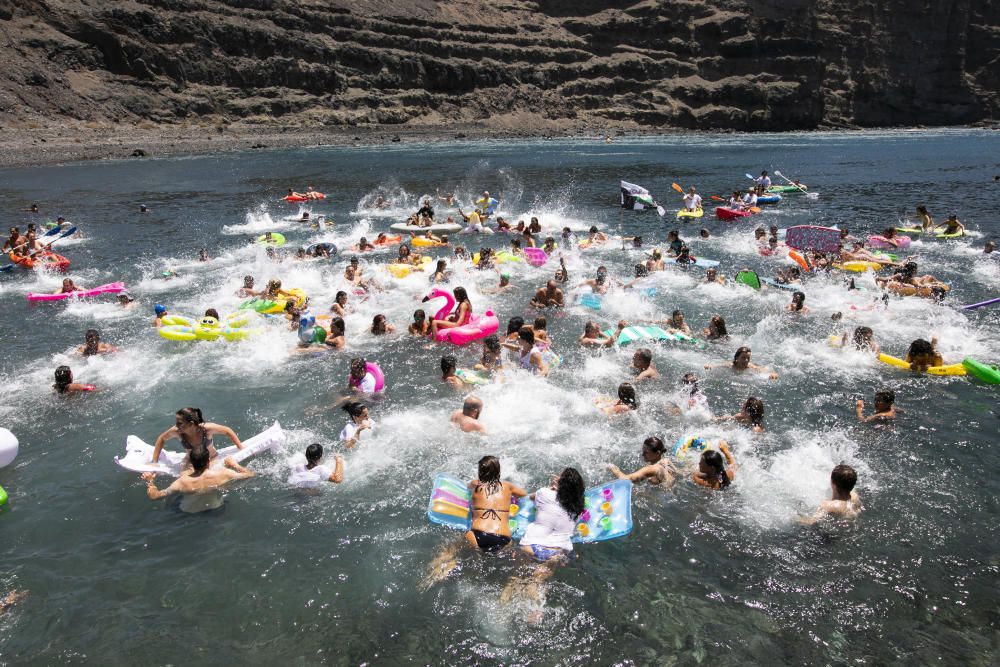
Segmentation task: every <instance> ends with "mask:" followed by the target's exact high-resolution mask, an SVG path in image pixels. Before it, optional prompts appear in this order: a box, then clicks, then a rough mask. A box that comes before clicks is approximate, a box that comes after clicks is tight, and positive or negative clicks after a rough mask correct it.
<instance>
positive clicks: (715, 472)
mask: <svg viewBox="0 0 1000 667" xmlns="http://www.w3.org/2000/svg"><path fill="white" fill-rule="evenodd" d="M701 462H702V463H704V464H705V467H707V468H708V469H709V470H711V475H712V476H713V477H714V478H715V479H716V481H718V482H719V488H721V489H724V488H726V487H727V486H729V483H730V481H729V475H727V474H726V463H725V459H723V458H722V454H720V453H719V452H717V451H715V450H714V449H706V450H705V451H704V452H702V454H701Z"/></svg>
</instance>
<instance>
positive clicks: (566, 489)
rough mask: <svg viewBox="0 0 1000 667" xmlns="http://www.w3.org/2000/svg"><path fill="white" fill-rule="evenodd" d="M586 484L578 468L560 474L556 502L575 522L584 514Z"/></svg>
mask: <svg viewBox="0 0 1000 667" xmlns="http://www.w3.org/2000/svg"><path fill="white" fill-rule="evenodd" d="M583 492H584V483H583V477H582V476H581V475H580V473H579V471H578V470H577V469H576V468H566V469H565V470H563V471H562V473H560V474H559V484H558V485H557V486H556V500H558V501H559V506H560V507H562V508H563V510H565V512H566V513H567V514H569V515H570V517H572V518H573V520H574V521H575V520H576V518H577V517H578V516H580V515H581V514H583V510H584V503H583Z"/></svg>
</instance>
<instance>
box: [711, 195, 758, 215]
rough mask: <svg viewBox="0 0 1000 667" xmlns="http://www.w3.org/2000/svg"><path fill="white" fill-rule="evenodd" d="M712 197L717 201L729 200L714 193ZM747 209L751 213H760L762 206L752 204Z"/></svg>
mask: <svg viewBox="0 0 1000 667" xmlns="http://www.w3.org/2000/svg"><path fill="white" fill-rule="evenodd" d="M710 199H714V200H715V201H721V202H727V203H728V201H729V200H728V199H723V198H722V197H719V196H718V195H712V196H711V197H710ZM747 210H748V211H750V212H751V213H760V206H751V207H750V208H748V209H747Z"/></svg>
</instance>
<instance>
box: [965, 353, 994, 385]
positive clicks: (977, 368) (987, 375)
mask: <svg viewBox="0 0 1000 667" xmlns="http://www.w3.org/2000/svg"><path fill="white" fill-rule="evenodd" d="M962 366H963V367H964V368H965V370H966V371H967V372H968V373H969V375H971V376H973V377H975V378H978V379H980V380H982V381H983V382H985V383H986V384H1000V368H997V367H996V366H987V365H986V364H983V363H980V362H978V361H976V360H975V359H973V358H972V357H966V358H965V359H962Z"/></svg>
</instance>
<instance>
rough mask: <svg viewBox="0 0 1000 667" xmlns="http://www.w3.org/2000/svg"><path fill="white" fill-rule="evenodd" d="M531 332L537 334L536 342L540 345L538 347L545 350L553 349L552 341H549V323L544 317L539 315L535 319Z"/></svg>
mask: <svg viewBox="0 0 1000 667" xmlns="http://www.w3.org/2000/svg"><path fill="white" fill-rule="evenodd" d="M531 330H532V331H533V332H534V334H535V341H536V342H537V343H538V347H540V348H542V349H543V350H548V349H551V348H552V341H551V340H549V321H548V320H547V319H545V316H544V315H539V316H538V317H536V318H535V321H534V323H532V325H531Z"/></svg>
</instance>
